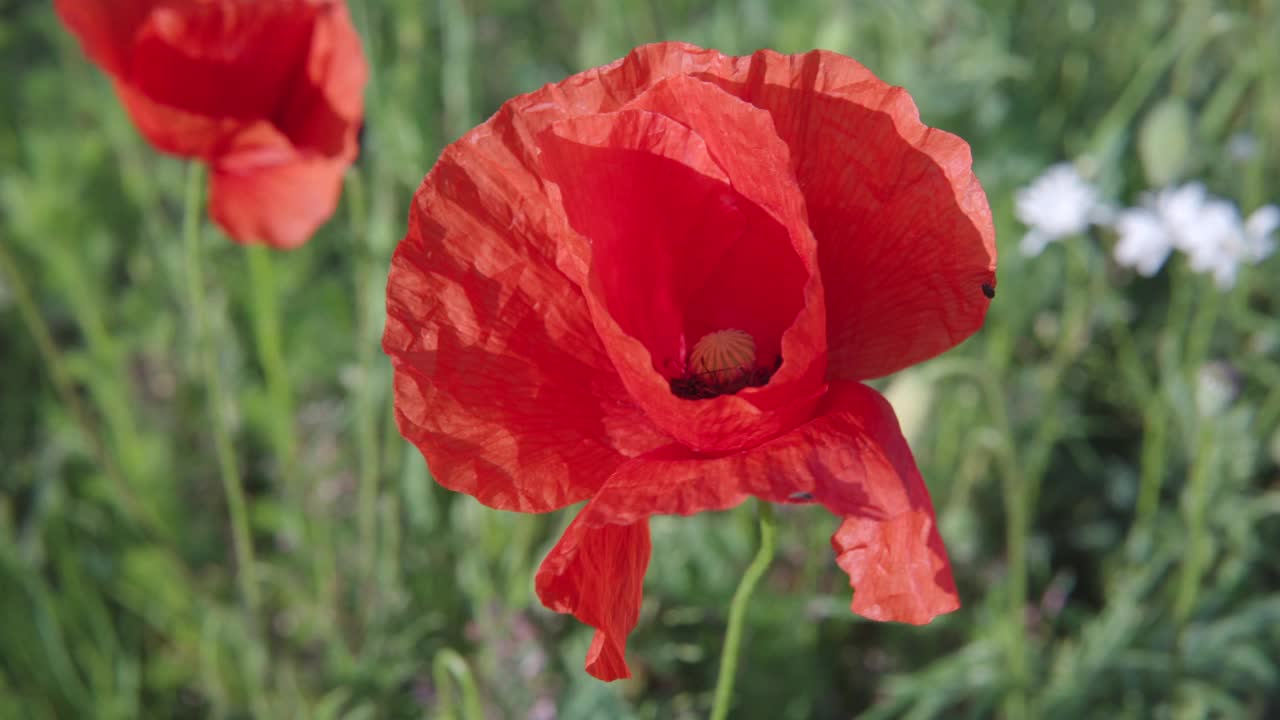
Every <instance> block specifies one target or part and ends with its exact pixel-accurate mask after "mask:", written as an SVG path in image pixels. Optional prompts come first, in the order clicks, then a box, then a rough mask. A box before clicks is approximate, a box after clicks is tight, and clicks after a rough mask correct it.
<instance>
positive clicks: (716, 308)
mask: <svg viewBox="0 0 1280 720" xmlns="http://www.w3.org/2000/svg"><path fill="white" fill-rule="evenodd" d="M728 118H732V122H727V121H726V119H728ZM540 137H541V138H542V140H541V142H540V149H541V150H542V164H543V168H544V171H545V172H546V174H547V175H548V177H550V178H551V179H552V180H553V181H555V182H556V183H557V185H558V188H559V190H560V194H561V197H562V200H563V203H564V208H565V211H566V214H567V216H568V219H569V222H570V224H571V225H572V226H573V228H574V229H575V230H576V231H578V232H580V233H582V234H584V235H585V236H587V237H588V239H589V241H590V242H589V243H586V244H587V245H589V246H590V247H591V248H592V260H591V275H590V276H589V280H588V284H587V287H586V290H587V299H588V302H589V303H591V307H592V310H593V317H594V319H595V321H596V327H597V329H598V330H599V332H600V334H601V336H602V337H603V338H604V340H605V347H606V348H607V350H608V352H609V354H610V357H611V358H612V359H613V361H614V364H615V366H616V367H617V368H618V371H619V373H620V374H621V376H622V378H623V381H624V383H626V385H627V387H628V389H629V390H630V391H631V393H632V396H633V397H635V398H636V400H637V402H638V403H639V404H640V405H641V406H642V407H644V408H645V409H646V411H648V413H649V415H650V417H651V418H652V419H653V420H654V422H655V423H656V424H657V425H658V426H659V427H661V428H662V429H663V430H664V431H666V432H667V433H669V434H670V435H672V436H673V437H675V438H677V439H678V440H680V441H681V442H683V443H685V444H687V445H689V446H690V447H693V448H696V449H698V450H701V451H705V452H723V451H728V450H735V449H740V448H743V447H750V446H751V445H754V444H757V443H759V442H760V441H762V440H764V439H767V438H768V437H770V436H773V435H777V434H779V433H781V432H785V431H786V430H787V429H789V428H791V427H794V426H795V425H797V424H799V423H800V422H803V421H804V420H806V419H807V418H808V417H809V415H810V413H811V412H812V408H813V405H814V402H815V401H816V399H817V396H818V395H819V394H820V393H821V391H822V378H823V371H824V370H825V357H824V353H823V352H822V349H823V344H824V342H823V334H824V316H823V305H822V302H821V297H822V286H821V279H820V276H819V274H818V273H817V272H816V256H815V248H814V244H813V237H812V235H811V234H810V233H809V231H808V228H807V226H806V223H805V219H804V203H803V198H801V197H800V195H799V192H798V189H797V188H796V186H795V185H794V184H792V183H788V182H787V175H788V173H789V160H788V155H787V149H786V146H785V145H784V144H783V143H782V142H781V141H780V139H779V138H778V137H777V136H776V134H775V133H774V132H773V129H772V123H771V121H770V120H769V117H768V115H767V114H766V113H764V112H762V111H760V110H757V109H755V108H753V107H751V106H750V105H748V104H746V103H743V102H741V101H739V100H737V99H736V98H734V97H732V96H730V95H728V94H726V93H724V92H723V91H721V90H720V89H718V88H717V87H715V86H714V85H711V84H708V83H704V82H700V81H697V80H692V79H689V78H670V79H668V80H665V81H662V82H659V83H658V84H656V85H655V86H654V87H653V88H652V89H651V90H650V91H649V92H647V93H645V94H642V95H641V96H639V98H637V100H636V101H635V102H634V103H632V104H631V105H628V106H626V109H624V110H623V111H620V112H615V113H605V114H599V115H594V116H590V117H586V118H580V119H571V120H566V121H562V122H560V123H557V124H556V125H553V126H552V127H551V128H550V130H549V131H547V132H546V133H544V134H543V135H542V136H540ZM765 288H767V292H766V291H765ZM727 328H735V329H740V330H745V331H747V332H748V333H750V334H752V335H753V337H755V338H756V339H757V348H758V349H759V350H760V352H761V354H762V355H763V360H764V361H765V364H767V365H769V366H772V365H773V362H774V361H775V360H776V359H777V358H778V357H781V360H782V367H781V369H780V370H779V372H778V373H777V374H776V375H775V376H774V378H773V380H772V381H771V382H770V383H769V385H768V386H766V387H764V388H758V389H754V388H753V389H748V390H744V391H742V392H739V393H738V394H736V395H732V396H722V397H719V398H715V399H713V400H709V401H698V402H690V401H688V400H684V399H681V398H678V397H676V396H675V395H673V394H672V392H671V389H670V385H669V382H668V381H669V378H670V377H672V376H673V375H679V374H680V373H681V371H682V369H683V366H684V360H685V356H684V354H685V352H686V351H687V349H688V348H689V347H691V346H692V345H693V344H694V343H695V342H697V340H698V339H699V338H700V337H702V335H704V334H706V333H709V332H713V331H715V330H720V329H727ZM673 367H674V368H676V369H675V371H674V372H672V371H670V370H669V368H673Z"/></svg>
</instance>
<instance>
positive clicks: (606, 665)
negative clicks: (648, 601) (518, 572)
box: [535, 505, 650, 681]
mask: <svg viewBox="0 0 1280 720" xmlns="http://www.w3.org/2000/svg"><path fill="white" fill-rule="evenodd" d="M649 552H650V544H649V523H648V521H644V522H639V523H635V524H631V525H608V524H594V522H593V519H592V514H591V506H590V505H588V506H587V507H586V508H584V509H583V511H582V512H581V513H579V514H578V517H577V518H575V519H574V521H573V523H572V524H570V525H569V528H568V529H567V530H565V532H564V536H563V537H561V538H560V541H559V542H558V543H556V546H555V547H554V548H552V549H551V553H550V554H549V555H547V558H546V560H544V561H543V563H542V567H540V568H539V569H538V575H537V579H536V580H535V585H536V587H537V591H538V597H539V598H540V599H541V600H542V603H543V604H544V605H546V606H547V607H548V608H550V609H552V610H554V611H556V612H561V613H572V614H573V616H574V617H576V618H577V619H578V620H580V621H581V622H583V623H585V624H587V625H590V626H592V627H594V628H596V635H595V638H594V639H593V640H592V642H591V648H590V649H589V650H588V651H587V662H586V668H587V672H589V673H591V674H592V675H594V676H595V677H597V678H600V679H601V680H605V681H610V680H618V679H620V678H626V677H630V676H631V673H630V671H629V670H628V669H627V663H626V661H625V659H624V654H625V650H626V646H627V635H629V634H630V633H631V629H632V628H634V627H635V625H636V620H637V619H638V618H639V617H640V601H641V596H642V588H643V584H644V572H645V569H646V568H647V567H648V565H649Z"/></svg>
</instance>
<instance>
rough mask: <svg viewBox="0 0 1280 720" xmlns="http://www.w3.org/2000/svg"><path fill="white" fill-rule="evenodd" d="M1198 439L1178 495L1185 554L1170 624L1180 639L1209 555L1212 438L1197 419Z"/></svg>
mask: <svg viewBox="0 0 1280 720" xmlns="http://www.w3.org/2000/svg"><path fill="white" fill-rule="evenodd" d="M1200 423H1201V426H1200V430H1199V436H1198V438H1197V442H1196V454H1195V461H1194V462H1193V463H1192V466H1191V477H1190V478H1189V479H1188V481H1187V487H1186V489H1185V490H1183V495H1182V513H1183V519H1184V521H1185V523H1186V529H1187V545H1186V552H1185V554H1184V555H1183V558H1182V567H1181V568H1180V571H1179V574H1178V586H1177V587H1178V589H1177V594H1176V595H1175V596H1174V604H1173V608H1174V610H1173V614H1174V622H1175V625H1176V627H1177V629H1178V634H1179V636H1181V634H1182V631H1183V629H1185V628H1186V625H1187V621H1188V620H1189V619H1190V618H1191V614H1192V612H1193V611H1194V610H1195V607H1196V598H1197V595H1199V591H1200V579H1201V576H1202V575H1203V574H1204V568H1205V567H1206V566H1207V565H1208V560H1209V555H1210V554H1211V553H1212V549H1211V548H1210V541H1209V539H1208V538H1207V537H1206V529H1207V525H1208V514H1209V513H1208V505H1209V494H1210V485H1211V483H1210V478H1211V476H1212V472H1213V460H1214V453H1213V448H1214V438H1213V423H1212V422H1211V421H1210V420H1209V419H1206V418H1201V421H1200Z"/></svg>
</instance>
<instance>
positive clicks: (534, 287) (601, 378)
mask: <svg viewBox="0 0 1280 720" xmlns="http://www.w3.org/2000/svg"><path fill="white" fill-rule="evenodd" d="M494 126H495V129H496V130H498V131H499V132H512V131H514V128H513V126H512V125H511V124H510V118H509V117H508V118H507V120H505V121H501V120H500V121H498V122H496V123H495V124H494ZM483 127H486V126H482V128H483ZM539 192H540V188H539V185H538V180H537V179H536V178H535V177H534V176H533V175H532V174H531V173H529V172H528V170H527V169H526V167H525V166H523V165H522V164H521V163H520V162H519V161H517V160H515V159H514V158H513V157H512V156H511V154H510V151H509V150H508V149H507V148H506V147H505V146H504V145H503V144H502V143H485V142H483V141H481V142H476V143H464V144H462V145H457V144H455V145H453V146H450V147H449V148H447V149H446V150H445V152H444V154H443V155H442V156H441V159H440V161H439V162H438V163H437V164H436V166H435V168H433V169H432V171H431V174H430V175H428V176H427V178H426V180H424V181H423V184H422V186H421V187H420V188H419V189H418V192H417V194H416V195H415V197H414V203H413V206H412V207H411V209H410V214H409V230H408V235H406V237H405V239H404V240H403V241H401V243H400V245H399V247H397V248H396V254H395V256H394V258H393V260H392V267H391V276H390V278H389V279H388V283H387V315H388V317H387V327H386V333H385V335H384V336H383V349H384V350H385V351H386V352H387V354H388V355H390V356H391V358H392V365H393V367H394V369H395V405H396V417H397V420H398V422H399V425H400V431H401V433H402V434H404V436H405V437H406V438H407V439H409V440H410V441H411V442H413V443H414V444H415V445H417V446H418V448H419V449H420V450H422V453H423V455H424V456H425V457H426V458H427V461H428V463H429V465H430V467H431V470H432V473H433V474H434V475H435V477H436V479H437V480H438V481H439V482H440V483H441V484H442V485H444V486H446V487H448V488H450V489H453V490H457V491H460V492H465V493H467V494H469V495H473V496H475V497H476V498H477V499H478V500H480V501H481V502H483V503H485V504H486V505H490V506H493V507H498V508H503V509H508V510H520V511H525V512H543V511H547V510H553V509H556V508H559V507H563V506H565V505H568V504H571V503H574V502H578V501H580V500H584V499H586V498H588V497H590V496H591V495H593V494H594V493H595V491H596V490H597V489H598V488H599V487H600V485H601V484H602V483H603V482H604V481H605V479H606V478H608V476H609V475H610V474H611V473H612V472H613V470H614V469H615V468H617V467H618V466H619V465H620V464H622V463H623V462H624V461H625V460H626V459H627V457H629V456H634V455H638V454H640V453H643V452H646V451H648V450H650V449H652V448H653V447H656V446H658V445H660V444H665V443H666V442H669V440H667V439H665V438H664V437H662V436H661V435H660V434H659V433H657V432H656V430H654V428H653V427H652V425H651V424H650V423H649V422H648V421H647V419H646V418H645V415H644V413H643V411H641V410H640V409H639V408H638V407H636V406H635V404H634V403H633V402H631V400H630V398H629V397H628V395H627V393H626V390H625V388H623V386H622V384H621V382H620V381H619V379H618V376H617V372H616V371H615V370H614V369H613V366H612V364H611V363H610V362H609V358H608V357H607V356H606V355H605V353H604V349H603V347H602V346H601V344H600V339H599V337H598V336H597V335H596V332H595V329H594V328H593V327H592V325H591V317H590V314H589V313H588V310H587V306H586V302H585V301H584V299H583V297H582V292H581V290H580V289H579V288H578V286H577V285H576V284H575V283H574V282H572V281H571V280H570V279H569V278H568V277H566V276H565V275H564V273H563V272H561V270H560V269H559V268H558V267H557V263H556V253H557V246H556V244H555V243H554V242H553V241H549V240H548V238H549V237H555V233H556V232H557V230H556V228H557V227H559V226H557V225H555V224H554V222H555V218H554V217H549V213H548V211H547V210H545V209H540V208H539V207H538V206H537V205H528V204H527V203H529V202H531V200H530V198H536V197H537V194H538V193H539Z"/></svg>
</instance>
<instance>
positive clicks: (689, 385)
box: [670, 355, 782, 400]
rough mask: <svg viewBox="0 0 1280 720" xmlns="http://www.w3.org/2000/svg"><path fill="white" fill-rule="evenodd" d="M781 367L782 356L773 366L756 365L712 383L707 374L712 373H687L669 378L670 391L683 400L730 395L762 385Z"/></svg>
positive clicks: (766, 383)
mask: <svg viewBox="0 0 1280 720" xmlns="http://www.w3.org/2000/svg"><path fill="white" fill-rule="evenodd" d="M780 367H782V356H781V355H779V356H778V359H777V360H776V361H775V362H774V363H773V367H771V368H767V367H764V368H762V367H758V368H752V369H751V370H749V371H747V372H745V373H743V374H742V377H740V378H738V379H737V380H734V381H733V382H729V383H712V382H710V380H709V379H708V377H707V376H708V375H714V373H687V374H685V375H683V376H681V377H675V378H671V381H670V382H671V393H672V394H673V395H675V396H676V397H678V398H683V399H685V400H710V399H711V398H713V397H719V396H720V395H732V394H734V393H736V392H738V391H739V390H743V389H746V388H749V387H764V386H765V385H768V384H769V379H770V378H772V377H773V374H774V373H775V372H777V371H778V368H780Z"/></svg>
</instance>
